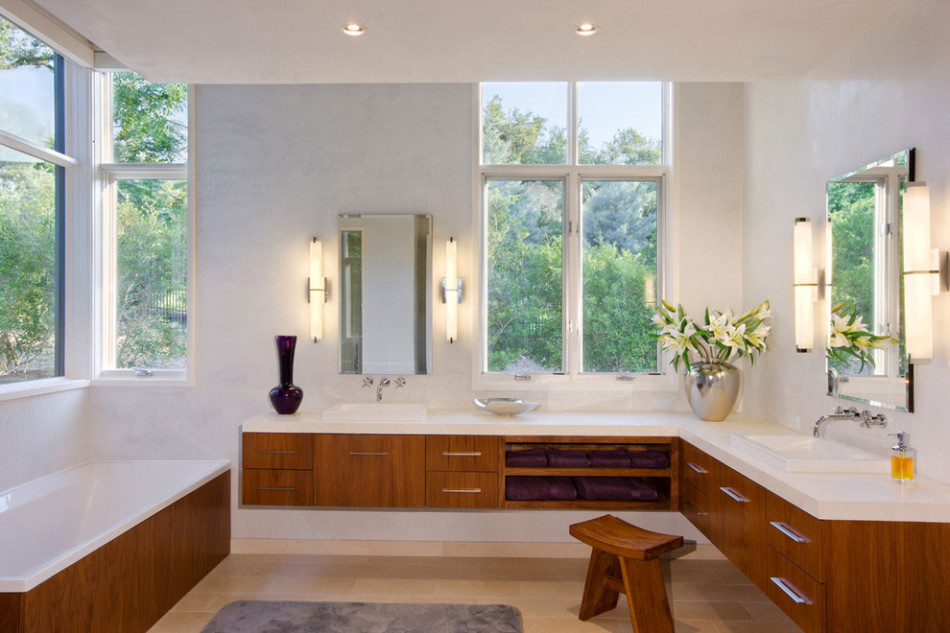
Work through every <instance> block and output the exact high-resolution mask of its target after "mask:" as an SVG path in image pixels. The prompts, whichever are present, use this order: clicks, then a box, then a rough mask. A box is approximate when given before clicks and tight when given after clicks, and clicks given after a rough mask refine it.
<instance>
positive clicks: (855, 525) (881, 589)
mask: <svg viewBox="0 0 950 633" xmlns="http://www.w3.org/2000/svg"><path fill="white" fill-rule="evenodd" d="M681 452H682V454H683V463H682V469H681V473H682V479H683V484H684V486H683V493H682V495H681V497H680V499H681V502H680V508H681V511H682V512H683V514H684V515H685V516H686V517H687V518H688V519H689V520H690V521H691V522H692V523H693V524H694V525H695V526H696V527H697V528H699V529H700V530H701V531H702V532H703V534H705V535H706V536H707V537H709V540H710V541H711V542H712V543H713V544H714V545H716V546H717V547H718V548H719V549H720V550H721V551H722V552H723V553H724V554H725V555H726V556H727V557H728V558H729V559H730V560H731V561H732V562H733V563H735V565H736V566H737V567H738V568H739V569H740V570H741V571H742V572H743V573H744V574H746V575H747V576H748V577H749V578H750V579H751V580H752V581H753V582H755V584H756V585H757V586H758V587H759V588H760V589H762V591H763V592H765V594H766V595H767V596H768V597H769V598H770V599H771V600H772V601H773V602H775V603H776V604H777V605H778V606H779V607H781V608H782V610H783V611H785V613H787V614H788V615H789V617H791V618H792V619H793V620H794V621H795V623H796V624H798V626H800V627H801V628H802V630H803V631H805V633H855V632H857V631H862V632H866V633H944V632H946V631H950V581H948V580H947V576H946V575H945V574H946V573H947V572H946V570H947V569H950V524H945V523H916V522H914V523H912V522H898V521H894V522H890V521H824V520H820V519H817V518H815V517H814V516H812V515H810V514H808V513H807V512H805V511H803V510H801V509H800V508H798V507H797V506H795V505H794V504H792V503H789V502H788V501H786V500H784V499H782V498H781V497H779V496H778V495H775V494H773V493H771V492H769V491H767V490H765V489H764V488H762V487H761V486H758V485H757V484H755V483H754V482H752V481H751V480H749V479H748V478H747V477H744V476H743V475H741V474H739V473H737V472H735V471H734V470H732V469H730V468H729V467H727V466H726V465H724V464H722V463H720V462H718V461H717V460H715V459H714V458H712V457H710V456H709V455H707V454H705V453H703V452H702V451H701V450H699V449H697V448H696V447H695V446H692V445H691V444H689V443H688V442H685V441H682V440H681ZM689 463H693V464H694V465H696V466H699V467H700V468H701V469H702V470H704V471H706V472H705V473H700V472H697V471H696V470H694V469H692V468H690V466H689ZM724 488H725V489H730V492H737V493H739V496H741V497H744V498H748V499H749V501H748V502H743V503H741V505H740V502H737V501H736V500H735V499H732V498H731V495H727V494H725V491H724V490H723V489H724ZM703 490H708V491H709V493H708V496H707V495H705V494H704V492H703Z"/></svg>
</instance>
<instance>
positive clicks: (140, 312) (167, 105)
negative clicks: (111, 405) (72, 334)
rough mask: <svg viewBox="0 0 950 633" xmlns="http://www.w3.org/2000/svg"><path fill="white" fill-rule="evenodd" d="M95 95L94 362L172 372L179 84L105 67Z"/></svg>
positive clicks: (179, 271) (183, 269) (109, 368)
mask: <svg viewBox="0 0 950 633" xmlns="http://www.w3.org/2000/svg"><path fill="white" fill-rule="evenodd" d="M102 102H103V105H104V108H103V109H104V111H105V112H104V119H105V121H104V134H103V136H106V137H107V142H106V143H104V144H103V145H104V147H103V148H102V157H101V158H102V164H101V166H100V172H101V174H102V184H103V205H102V208H103V218H102V227H103V236H104V238H103V266H102V270H103V276H104V279H103V284H102V288H103V292H102V310H101V314H102V319H101V321H102V333H103V334H102V342H103V345H102V347H103V349H102V355H101V369H102V371H103V372H105V373H106V375H108V373H109V372H113V371H119V372H120V374H121V373H128V372H132V371H134V372H135V373H136V374H138V375H139V376H148V375H165V376H168V377H172V376H177V375H180V374H181V373H182V372H184V370H185V369H186V365H187V350H188V327H189V323H188V241H189V240H188V185H187V170H186V162H187V154H188V151H187V149H188V90H187V86H186V85H184V84H153V83H149V82H147V81H146V80H145V79H143V78H142V77H140V76H139V75H137V74H135V73H132V72H114V73H109V74H107V75H105V76H104V77H103V99H102ZM109 141H111V142H109Z"/></svg>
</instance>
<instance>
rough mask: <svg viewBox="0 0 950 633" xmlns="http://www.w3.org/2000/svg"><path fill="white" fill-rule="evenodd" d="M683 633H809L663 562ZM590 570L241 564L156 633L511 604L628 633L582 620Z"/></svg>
mask: <svg viewBox="0 0 950 633" xmlns="http://www.w3.org/2000/svg"><path fill="white" fill-rule="evenodd" d="M664 568H665V569H664V572H665V574H666V580H667V592H668V594H669V596H670V600H671V603H672V607H673V617H674V619H675V620H676V631H677V633H800V629H799V628H798V627H797V626H795V624H794V623H793V622H792V621H791V620H790V619H789V618H788V617H787V616H785V614H784V613H782V612H781V611H780V610H779V608H778V607H776V606H775V605H774V604H772V603H771V602H769V600H768V599H767V598H766V597H765V595H764V594H763V593H762V592H761V591H759V590H758V589H757V588H756V587H755V586H753V585H752V584H751V583H750V582H749V581H748V579H746V577H745V576H743V575H742V573H740V572H739V571H738V570H737V569H736V568H735V567H734V566H733V565H732V564H731V563H729V562H728V561H724V560H693V559H680V560H675V561H672V562H668V561H664ZM586 570H587V561H586V560H580V559H565V558H549V559H536V558H432V557H425V558H411V557H384V556H303V555H272V554H232V555H231V556H229V557H228V558H227V559H226V560H224V561H223V562H222V563H221V564H220V565H218V567H217V568H215V570H214V571H212V572H211V574H209V575H208V576H207V577H206V578H205V579H204V580H202V581H201V582H200V583H199V584H198V585H197V586H196V587H195V588H194V589H193V590H192V591H191V592H190V593H188V594H187V595H186V596H185V597H184V598H182V599H181V601H180V602H179V603H178V604H177V605H175V607H174V608H173V609H172V610H171V611H170V612H169V613H168V614H167V615H166V616H165V617H164V618H162V619H161V620H160V621H159V622H158V623H157V624H156V625H155V626H154V627H152V629H151V630H150V631H149V633H199V632H200V631H201V629H202V627H203V626H204V625H205V624H206V623H207V622H208V621H209V620H210V619H211V618H212V616H213V615H214V614H215V613H216V612H217V611H218V609H220V608H221V607H223V606H224V605H226V604H228V603H229V602H232V601H234V600H312V601H330V600H340V601H366V602H455V603H504V604H511V605H514V606H516V607H518V608H519V609H520V610H521V613H522V615H523V616H524V630H525V633H574V632H577V633H585V632H588V633H597V632H598V631H599V632H604V631H607V632H611V633H614V632H621V631H622V632H626V633H629V632H630V631H631V630H632V628H631V625H630V619H629V615H628V613H627V609H626V605H625V601H624V600H623V597H622V596H621V600H620V606H619V607H618V608H617V609H615V610H613V611H608V612H607V613H605V614H602V615H600V616H597V617H596V618H593V619H591V620H589V621H587V622H581V621H579V620H578V619H577V610H578V606H579V604H580V596H581V589H582V588H583V586H584V577H585V575H586Z"/></svg>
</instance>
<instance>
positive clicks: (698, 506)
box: [680, 482, 709, 536]
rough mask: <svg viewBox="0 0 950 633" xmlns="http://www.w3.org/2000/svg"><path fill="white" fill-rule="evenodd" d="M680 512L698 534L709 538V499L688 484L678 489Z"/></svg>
mask: <svg viewBox="0 0 950 633" xmlns="http://www.w3.org/2000/svg"><path fill="white" fill-rule="evenodd" d="M680 495H681V499H682V508H681V512H682V513H683V515H684V516H685V517H686V518H687V519H689V522H690V523H692V524H693V525H695V526H696V527H697V528H698V529H699V531H700V532H702V533H703V534H705V535H706V536H709V497H708V496H707V495H706V494H705V493H703V492H702V491H701V490H700V489H699V488H697V487H696V486H694V485H693V484H691V483H689V482H685V483H684V484H683V485H682V486H681V487H680Z"/></svg>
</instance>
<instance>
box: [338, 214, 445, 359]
mask: <svg viewBox="0 0 950 633" xmlns="http://www.w3.org/2000/svg"><path fill="white" fill-rule="evenodd" d="M339 279H340V282H339V284H340V373H341V374H397V375H405V374H428V373H431V371H432V343H431V342H432V335H431V334H432V332H431V330H432V216H429V215H341V216H340V276H339Z"/></svg>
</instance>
